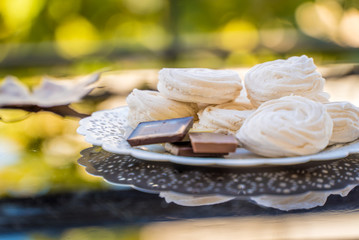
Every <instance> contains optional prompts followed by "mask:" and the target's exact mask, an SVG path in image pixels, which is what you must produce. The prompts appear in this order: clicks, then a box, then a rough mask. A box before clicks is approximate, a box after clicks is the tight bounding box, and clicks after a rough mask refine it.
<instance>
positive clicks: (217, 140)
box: [189, 132, 238, 154]
mask: <svg viewBox="0 0 359 240" xmlns="http://www.w3.org/2000/svg"><path fill="white" fill-rule="evenodd" d="M189 138H190V140H191V144H192V148H193V152H195V153H222V154H227V153H230V152H235V151H236V148H237V146H238V142H237V139H236V138H235V137H234V136H233V135H226V134H221V133H209V132H203V133H190V134H189Z"/></svg>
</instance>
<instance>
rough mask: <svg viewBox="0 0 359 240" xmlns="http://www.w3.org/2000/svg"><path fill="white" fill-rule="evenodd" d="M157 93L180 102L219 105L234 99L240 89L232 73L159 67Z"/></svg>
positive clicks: (236, 77) (237, 77)
mask: <svg viewBox="0 0 359 240" xmlns="http://www.w3.org/2000/svg"><path fill="white" fill-rule="evenodd" d="M157 88H158V91H159V92H160V93H161V94H162V95H163V96H165V97H167V98H169V99H173V100H177V101H182V102H195V103H201V104H206V103H207V104H220V103H225V102H230V101H232V100H234V99H235V98H236V97H237V96H238V95H239V94H240V91H241V89H242V84H241V79H240V77H239V75H238V73H237V72H235V71H232V70H212V69H206V68H163V69H162V70H161V71H160V72H159V81H158V85H157Z"/></svg>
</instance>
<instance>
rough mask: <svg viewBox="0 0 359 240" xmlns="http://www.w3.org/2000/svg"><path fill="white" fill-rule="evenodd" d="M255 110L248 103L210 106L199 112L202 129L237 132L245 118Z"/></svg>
mask: <svg viewBox="0 0 359 240" xmlns="http://www.w3.org/2000/svg"><path fill="white" fill-rule="evenodd" d="M253 112H254V109H252V108H249V107H248V105H244V104H240V103H235V102H230V103H224V104H220V105H214V106H208V107H206V108H205V109H204V110H203V111H200V112H199V113H198V118H199V122H198V125H197V127H198V128H200V129H213V130H214V132H218V133H224V134H229V133H232V134H235V133H236V132H237V130H238V129H240V127H241V126H242V124H243V122H244V120H246V118H247V117H248V116H249V115H250V114H252V113H253Z"/></svg>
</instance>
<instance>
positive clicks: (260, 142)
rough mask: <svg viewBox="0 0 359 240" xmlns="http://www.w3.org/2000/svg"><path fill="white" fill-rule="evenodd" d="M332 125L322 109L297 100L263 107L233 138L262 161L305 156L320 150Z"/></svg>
mask: <svg viewBox="0 0 359 240" xmlns="http://www.w3.org/2000/svg"><path fill="white" fill-rule="evenodd" d="M332 130H333V121H332V119H331V117H330V116H329V114H328V113H327V110H326V108H325V106H324V105H323V104H321V103H319V102H315V101H312V100H310V99H307V98H304V97H300V96H287V97H282V98H280V99H275V100H271V101H268V102H265V103H263V104H262V105H261V106H260V107H259V108H258V109H257V110H256V111H255V112H254V113H253V114H251V115H250V116H249V117H248V118H247V119H246V121H245V122H244V124H243V125H242V127H241V128H240V129H239V130H238V132H237V134H236V136H237V138H238V140H239V141H240V143H241V144H242V145H243V146H244V147H245V148H246V149H248V150H250V151H252V152H254V153H256V154H259V155H262V156H266V157H287V156H296V155H307V154H313V153H316V152H319V151H320V150H322V149H324V148H325V147H326V146H327V145H328V143H329V139H330V137H331V135H332Z"/></svg>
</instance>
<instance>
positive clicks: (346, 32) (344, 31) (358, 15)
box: [339, 8, 359, 47]
mask: <svg viewBox="0 0 359 240" xmlns="http://www.w3.org/2000/svg"><path fill="white" fill-rule="evenodd" d="M339 31H340V40H341V41H342V42H343V43H344V44H346V45H348V46H350V47H359V11H358V10H357V9H354V8H352V9H349V10H348V11H346V12H345V14H344V16H343V19H342V21H341V23H340V30H339Z"/></svg>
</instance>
